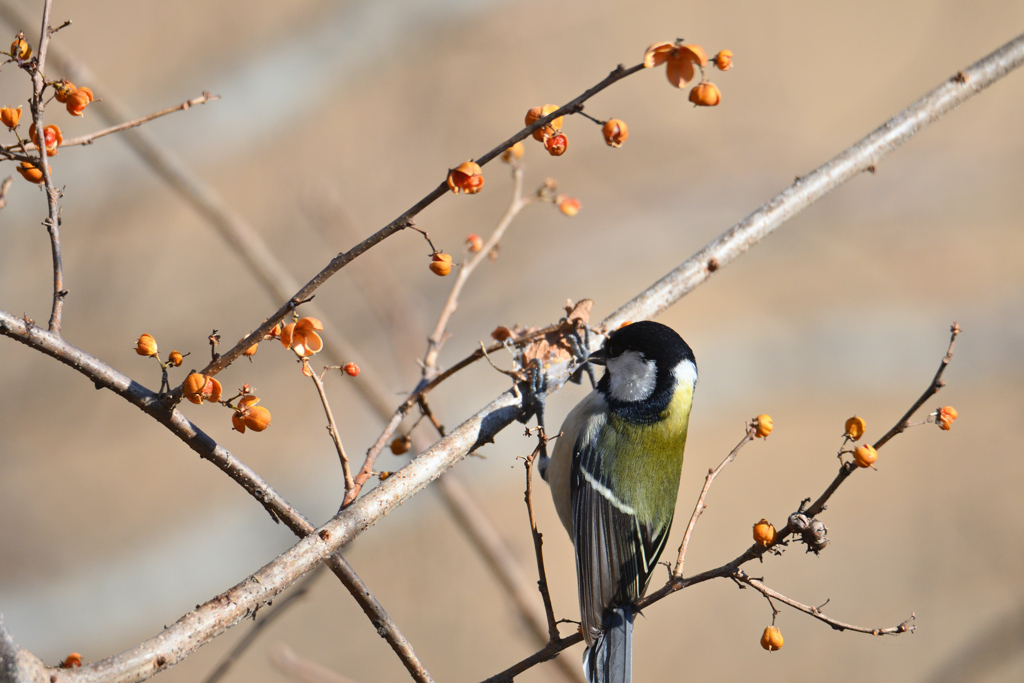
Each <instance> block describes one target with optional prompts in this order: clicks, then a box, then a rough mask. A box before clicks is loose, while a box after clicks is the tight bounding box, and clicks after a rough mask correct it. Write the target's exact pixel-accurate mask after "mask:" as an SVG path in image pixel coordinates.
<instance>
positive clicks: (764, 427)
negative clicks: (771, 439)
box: [754, 415, 774, 439]
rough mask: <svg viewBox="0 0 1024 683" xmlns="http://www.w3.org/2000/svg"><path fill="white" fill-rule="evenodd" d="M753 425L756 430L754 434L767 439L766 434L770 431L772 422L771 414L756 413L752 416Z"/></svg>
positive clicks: (772, 426)
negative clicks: (756, 414)
mask: <svg viewBox="0 0 1024 683" xmlns="http://www.w3.org/2000/svg"><path fill="white" fill-rule="evenodd" d="M754 427H755V429H756V431H755V432H754V436H759V437H761V438H762V439H767V438H768V435H769V434H771V433H772V429H773V428H774V423H773V422H772V416H771V415H758V416H757V417H755V418H754Z"/></svg>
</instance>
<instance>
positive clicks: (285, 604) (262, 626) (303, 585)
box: [203, 565, 324, 683]
mask: <svg viewBox="0 0 1024 683" xmlns="http://www.w3.org/2000/svg"><path fill="white" fill-rule="evenodd" d="M323 567H324V565H320V566H319V567H317V568H316V569H314V570H313V571H311V572H310V573H309V574H308V575H307V576H306V578H304V579H303V580H302V581H300V582H299V584H298V585H297V586H296V587H295V590H293V591H292V592H291V593H289V594H288V595H287V596H286V597H284V598H282V599H281V600H278V601H277V604H276V605H274V606H273V607H269V608H267V609H264V610H261V611H262V612H264V613H265V616H264V617H263V618H262V619H260V620H259V621H256V623H254V624H253V625H252V626H251V627H250V628H249V631H248V632H247V633H246V634H245V635H244V636H242V639H241V640H239V641H238V642H237V643H235V646H234V647H233V648H231V651H230V652H228V654H227V656H225V657H224V659H222V660H221V661H220V664H218V665H217V668H215V669H214V670H213V671H211V672H210V675H209V676H207V677H206V678H205V679H204V680H203V683H217V681H219V680H220V679H222V678H223V677H224V675H225V674H227V672H228V671H230V670H231V667H232V666H233V665H234V663H235V662H236V661H238V660H239V659H240V658H241V657H242V655H243V654H245V652H246V650H248V649H249V647H250V646H251V645H252V644H253V643H254V642H256V638H257V637H258V636H259V635H260V633H262V632H263V631H265V630H266V629H267V627H268V626H270V625H271V624H272V623H274V621H276V620H277V619H278V617H280V616H281V615H282V614H284V613H285V612H287V611H288V608H289V607H291V606H292V605H294V604H296V603H297V602H298V601H299V600H300V599H302V598H304V597H306V594H307V593H309V589H310V588H312V587H313V582H314V581H316V580H317V579H318V578H320V574H321V571H322V570H323ZM255 619H256V615H255V614H254V615H253V620H254V621H255Z"/></svg>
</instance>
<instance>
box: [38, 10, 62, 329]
mask: <svg viewBox="0 0 1024 683" xmlns="http://www.w3.org/2000/svg"><path fill="white" fill-rule="evenodd" d="M50 4H51V0H44V2H43V22H42V28H40V30H39V52H38V53H37V54H36V57H35V60H34V62H33V64H32V66H31V67H30V68H29V73H30V74H31V76H32V97H31V99H30V100H29V109H30V110H31V111H32V123H33V124H34V125H35V127H36V131H38V132H37V136H38V137H39V139H40V140H41V141H42V142H43V145H42V148H41V149H39V160H38V161H36V162H34V165H35V166H36V168H38V169H39V171H40V172H41V173H42V174H43V190H44V192H45V193H46V210H47V216H46V221H44V225H45V226H46V231H47V232H48V233H49V235H50V254H51V256H52V259H53V304H52V307H51V310H50V322H49V329H50V331H51V332H54V333H56V334H60V326H61V316H62V314H63V312H64V297H65V296H67V291H66V290H65V289H64V263H63V257H62V256H61V246H60V207H59V206H58V205H57V199H58V197H59V193H58V192H57V189H56V188H55V187H54V186H53V178H52V177H51V175H50V165H49V164H48V163H47V162H46V158H47V156H48V155H49V153H48V152H47V151H46V140H45V138H46V130H45V126H44V125H43V90H44V88H45V87H46V81H45V80H44V78H43V69H44V67H45V65H46V51H47V49H48V48H49V45H50Z"/></svg>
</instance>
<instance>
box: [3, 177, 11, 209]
mask: <svg viewBox="0 0 1024 683" xmlns="http://www.w3.org/2000/svg"><path fill="white" fill-rule="evenodd" d="M13 182H14V177H13V176H7V177H6V178H4V182H3V183H2V184H0V209H2V208H4V207H5V206H7V191H8V190H10V189H11V184H12V183H13Z"/></svg>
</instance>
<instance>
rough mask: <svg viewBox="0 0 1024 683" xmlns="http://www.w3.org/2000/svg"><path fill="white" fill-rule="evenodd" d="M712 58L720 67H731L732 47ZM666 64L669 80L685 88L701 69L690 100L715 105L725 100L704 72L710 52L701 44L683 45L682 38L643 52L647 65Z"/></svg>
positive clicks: (691, 91)
mask: <svg viewBox="0 0 1024 683" xmlns="http://www.w3.org/2000/svg"><path fill="white" fill-rule="evenodd" d="M711 62H712V63H713V64H714V65H715V66H716V67H717V68H718V69H719V70H720V71H728V70H729V69H731V68H732V50H722V51H721V52H719V53H718V54H716V55H715V57H714V59H712V60H711ZM662 64H665V75H666V76H667V77H668V81H669V83H671V84H672V85H674V86H676V87H677V88H685V87H686V86H687V85H689V84H690V82H691V81H693V79H694V77H695V76H696V75H697V70H698V69H699V70H700V72H701V81H700V83H698V84H697V85H696V86H694V87H693V89H692V90H690V102H692V103H693V104H694V106H698V107H715V106H718V103H719V102H721V101H722V92H721V91H720V90H719V89H718V86H716V85H715V84H714V83H712V82H711V81H708V80H706V79H705V78H704V77H703V76H704V67H705V66H707V65H708V56H707V53H706V52H704V48H702V47H701V46H700V45H683V44H682V42H681V41H676V42H674V43H665V42H662V43H655V44H654V45H651V46H650V47H649V48H647V51H646V52H645V53H644V66H645V67H647V68H650V67H652V66H660V65H662Z"/></svg>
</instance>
